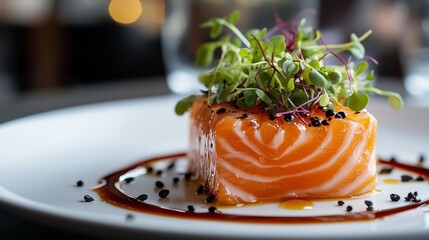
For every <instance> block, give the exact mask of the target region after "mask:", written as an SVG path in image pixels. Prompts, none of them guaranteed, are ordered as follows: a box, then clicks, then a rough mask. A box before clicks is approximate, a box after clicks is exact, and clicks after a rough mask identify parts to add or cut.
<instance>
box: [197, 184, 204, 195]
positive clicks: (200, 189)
mask: <svg viewBox="0 0 429 240" xmlns="http://www.w3.org/2000/svg"><path fill="white" fill-rule="evenodd" d="M203 190H204V186H203V185H200V186H199V187H198V189H197V194H201V193H203Z"/></svg>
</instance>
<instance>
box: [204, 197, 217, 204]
mask: <svg viewBox="0 0 429 240" xmlns="http://www.w3.org/2000/svg"><path fill="white" fill-rule="evenodd" d="M215 197H216V196H215V195H210V196H208V197H207V198H206V202H207V203H211V202H213V201H214V200H215Z"/></svg>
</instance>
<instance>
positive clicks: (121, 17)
mask: <svg viewBox="0 0 429 240" xmlns="http://www.w3.org/2000/svg"><path fill="white" fill-rule="evenodd" d="M109 13H110V16H111V17H112V18H113V20H115V21H116V22H118V23H123V24H129V23H133V22H135V21H136V20H137V19H138V18H139V17H140V15H141V13H142V5H141V3H140V0H112V1H111V2H110V5H109Z"/></svg>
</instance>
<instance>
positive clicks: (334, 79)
mask: <svg viewBox="0 0 429 240" xmlns="http://www.w3.org/2000/svg"><path fill="white" fill-rule="evenodd" d="M328 77H329V80H331V83H332V84H338V83H339V82H341V80H342V78H343V76H342V75H341V73H340V72H338V71H333V72H331V73H329V74H328Z"/></svg>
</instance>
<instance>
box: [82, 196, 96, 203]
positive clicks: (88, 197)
mask: <svg viewBox="0 0 429 240" xmlns="http://www.w3.org/2000/svg"><path fill="white" fill-rule="evenodd" d="M83 200H85V202H92V201H94V198H92V197H91V196H89V195H85V196H83Z"/></svg>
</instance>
